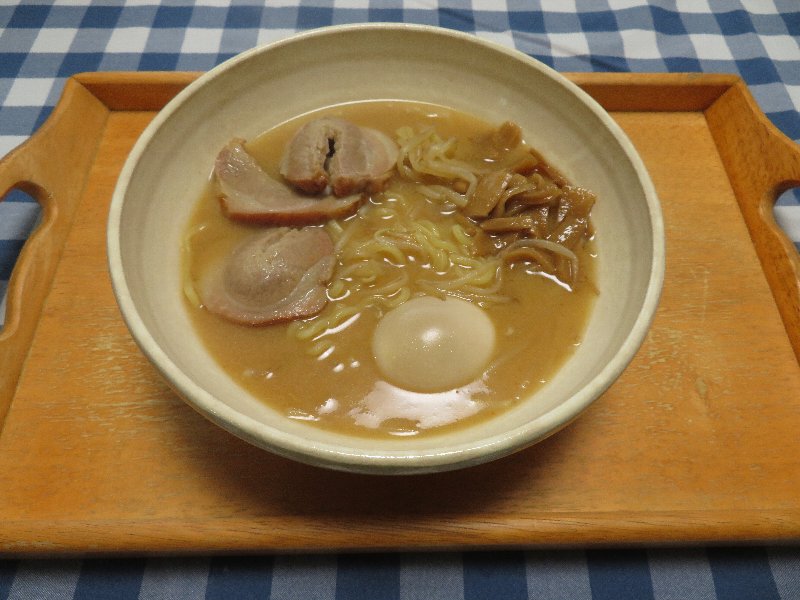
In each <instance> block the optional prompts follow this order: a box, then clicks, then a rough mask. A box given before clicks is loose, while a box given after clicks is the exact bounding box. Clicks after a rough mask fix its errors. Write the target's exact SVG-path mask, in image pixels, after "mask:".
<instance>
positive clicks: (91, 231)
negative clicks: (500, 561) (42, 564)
mask: <svg viewBox="0 0 800 600" xmlns="http://www.w3.org/2000/svg"><path fill="white" fill-rule="evenodd" d="M194 77H195V75H193V74H175V75H169V74H124V73H120V74H89V75H82V76H78V77H77V78H75V79H73V80H71V81H70V83H69V84H68V85H67V88H66V91H65V94H64V97H63V99H62V101H61V103H60V104H59V108H58V109H57V110H56V111H55V113H54V114H53V116H52V117H51V119H50V121H48V123H47V125H45V127H44V128H43V129H42V131H41V132H40V133H38V134H36V136H34V138H33V139H32V140H31V141H30V142H29V143H28V144H25V145H24V146H23V147H21V148H20V149H19V150H18V151H16V152H15V153H13V154H12V155H11V156H9V157H8V158H6V159H5V160H4V161H3V162H2V163H0V190H5V189H8V188H11V187H15V186H16V187H19V186H20V184H24V185H28V183H27V182H30V183H32V184H35V185H36V188H35V189H36V190H37V197H38V198H39V199H40V200H41V201H42V202H43V204H45V206H46V210H49V211H51V212H52V211H53V210H54V209H53V208H49V209H48V208H47V206H48V205H53V204H55V205H57V206H58V207H61V206H62V204H59V203H61V202H63V206H64V208H63V209H61V208H59V209H58V210H56V211H55V212H56V213H57V214H55V215H54V216H48V217H47V219H46V223H51V224H50V225H45V226H43V227H42V229H41V230H40V231H39V232H38V233H37V234H36V235H35V236H34V238H32V240H31V243H29V245H28V246H26V249H25V251H24V255H23V256H22V257H21V259H20V262H19V264H18V265H17V268H16V270H15V273H14V280H13V281H12V283H11V290H10V297H9V314H10V317H11V318H10V319H9V321H8V322H7V324H6V328H5V329H4V331H3V333H2V336H0V359H2V362H1V363H0V377H1V378H2V382H3V384H2V386H0V409H3V408H4V410H3V411H2V412H0V424H1V426H2V429H1V430H0V490H2V492H0V554H3V555H13V556H20V555H33V556H43V555H54V554H57V555H62V554H81V555H91V554H126V553H136V554H141V553H158V554H168V553H190V552H197V553H204V552H214V553H219V552H247V551H260V552H264V551H272V550H274V551H287V550H297V551H334V550H336V551H341V550H363V549H369V550H387V549H446V548H459V549H465V548H487V547H492V548H507V547H515V548H519V547H525V548H529V547H551V546H567V545H577V544H580V545H583V546H590V545H621V544H644V543H646V544H653V543H666V544H669V543H681V544H686V543H707V542H751V541H772V542H785V541H797V540H798V539H800V494H798V491H797V490H798V489H799V488H800V436H798V435H797V431H798V429H799V428H800V367H799V366H798V360H797V356H796V355H795V351H796V348H797V347H798V346H797V326H798V321H797V318H798V315H797V311H798V308H797V307H798V304H797V298H798V294H797V289H798V281H797V274H798V268H797V267H798V260H797V253H796V251H794V248H793V247H792V246H791V244H788V243H787V240H786V238H785V236H783V234H782V233H780V232H779V231H778V229H777V227H776V225H775V223H774V221H772V219H771V214H770V213H771V211H769V210H767V209H768V208H769V207H771V204H770V203H771V202H774V199H775V196H776V193H777V191H778V190H780V189H783V188H784V187H786V186H787V185H792V184H793V183H792V182H794V183H796V182H797V181H798V179H800V177H799V176H798V171H797V165H798V156H799V154H798V149H797V147H796V146H794V145H793V144H791V143H790V142H788V141H787V140H786V139H785V138H783V137H782V136H781V134H779V133H778V132H777V131H776V130H775V129H774V128H773V127H772V126H771V125H770V124H769V123H768V122H767V121H766V119H765V118H764V117H763V115H762V114H760V113H759V112H758V111H757V108H756V105H755V103H754V102H752V99H751V98H750V97H749V94H748V92H747V90H746V88H745V87H744V86H743V85H742V84H741V82H740V81H739V80H738V79H737V78H735V77H729V76H703V75H687V76H684V75H653V76H640V75H619V74H613V75H605V74H582V75H574V76H572V78H573V79H574V80H575V81H576V82H577V83H578V84H579V85H582V86H583V87H584V89H586V90H587V91H588V92H589V93H591V94H592V95H593V96H595V97H596V98H598V100H599V101H601V103H603V104H604V105H606V106H607V107H608V108H609V109H610V110H612V115H613V116H614V118H615V119H616V120H617V121H618V122H619V124H620V125H621V126H622V127H623V129H624V130H625V131H626V132H627V133H628V135H629V136H630V138H631V140H632V141H633V143H634V145H635V146H636V148H637V149H638V151H639V152H640V154H641V155H642V157H643V159H644V161H645V164H646V165H647V167H648V169H649V171H650V173H651V176H652V177H653V180H654V182H655V185H656V189H657V191H658V193H659V196H660V198H661V202H662V206H663V211H664V219H665V225H666V233H667V270H666V283H665V287H664V292H663V296H662V301H661V304H660V307H659V310H658V313H657V315H656V318H655V321H654V323H653V326H652V329H651V331H650V333H649V335H648V337H647V339H646V341H645V343H644V345H643V346H642V348H641V350H640V351H639V353H638V354H637V356H636V357H635V359H634V361H633V362H632V363H631V365H630V367H629V368H628V369H627V370H626V371H625V373H624V374H623V375H622V377H621V378H620V379H619V380H618V381H617V382H616V383H615V384H614V385H613V386H612V387H611V389H609V391H608V392H607V393H606V394H604V395H603V396H602V397H601V398H600V399H599V400H598V401H597V402H596V403H595V404H594V405H592V406H591V407H590V408H589V409H588V410H587V411H586V412H585V413H584V414H583V415H582V416H581V417H580V418H579V419H578V420H577V421H575V422H574V423H573V424H572V425H570V426H569V427H567V428H566V429H564V430H562V431H561V432H559V433H558V434H556V435H555V436H553V437H551V438H549V439H547V440H545V441H544V442H541V443H539V444H537V445H536V446H534V447H532V448H529V449H528V450H525V451H522V452H519V453H517V454H515V455H513V456H510V457H508V458H506V459H502V460H499V461H496V462H494V463H491V464H487V465H482V466H479V467H475V468H471V469H466V470H462V471H457V472H451V473H444V474H439V475H428V476H413V477H376V476H365V475H351V474H343V473H337V472H332V471H326V470H322V469H318V468H313V467H308V466H304V465H300V464H297V463H294V462H291V461H288V460H285V459H282V458H278V457H275V456H273V455H270V454H268V453H266V452H264V451H262V450H259V449H257V448H255V447H252V446H250V445H248V444H246V443H244V442H242V441H240V440H238V439H236V438H235V437H233V436H231V435H230V434H228V433H226V432H224V431H222V430H221V429H219V428H217V427H216V426H214V425H212V424H210V423H208V422H207V421H205V420H204V419H203V418H202V417H200V416H199V415H197V414H196V413H194V412H193V411H192V410H191V408H189V407H188V406H187V405H186V404H184V403H183V402H182V401H181V400H180V399H179V398H177V397H176V396H175V395H174V394H173V393H172V392H171V391H170V390H169V388H168V387H167V386H166V385H165V384H164V383H163V381H162V380H161V379H160V378H159V376H158V375H157V373H156V372H155V370H154V369H153V368H152V367H151V366H150V365H149V363H148V362H147V361H146V360H145V358H144V357H143V356H142V355H141V354H140V352H139V351H138V349H137V347H136V346H135V344H134V342H133V341H132V339H131V337H130V335H129V334H128V332H127V330H126V329H125V326H124V324H123V323H122V321H121V318H120V315H119V312H118V310H117V308H116V304H115V302H114V298H113V294H112V291H111V286H110V282H109V278H108V275H107V271H106V257H105V221H106V216H107V210H108V204H109V201H110V198H111V194H112V192H113V188H114V185H115V182H116V176H117V173H118V172H119V170H120V168H121V166H122V163H123V162H124V160H125V157H126V155H127V153H128V151H129V149H130V148H131V146H132V145H133V143H134V142H135V140H136V138H137V136H138V135H139V133H140V132H141V131H142V129H143V128H144V127H145V126H146V125H147V123H148V122H149V121H150V120H151V119H152V117H153V116H154V112H152V111H153V110H155V109H157V108H158V107H159V106H161V105H162V104H163V103H164V102H165V101H166V100H167V99H168V98H169V97H171V96H172V95H173V94H174V93H176V92H177V91H178V90H180V89H181V88H182V87H183V86H184V85H186V84H187V83H188V82H189V81H191V80H192V79H193V78H194ZM101 99H102V100H101ZM44 140H46V143H45V141H44ZM43 153H52V155H58V156H62V157H63V156H72V157H73V159H70V160H73V161H74V162H71V163H64V162H63V161H64V160H67V159H66V158H65V159H59V161H60V163H59V164H65V165H66V166H65V167H64V168H63V169H61V171H62V172H61V173H58V172H54V173H51V172H50V171H47V170H43V169H47V168H49V167H47V164H48V163H49V162H52V161H48V160H46V158H47V155H45V156H44V158H43ZM20 165H28V166H27V167H25V168H23V167H21V166H20ZM56 170H57V169H56ZM38 190H45V191H46V193H44V192H38ZM65 197H66V198H71V199H68V200H62V199H63V198H65ZM48 203H51V204H48ZM37 240H39V241H37ZM40 268H41V269H42V271H41V272H40V271H39V269H40ZM787 330H788V331H787ZM792 330H794V331H792ZM793 341H794V343H795V350H793V347H792V343H793ZM3 415H4V418H3Z"/></svg>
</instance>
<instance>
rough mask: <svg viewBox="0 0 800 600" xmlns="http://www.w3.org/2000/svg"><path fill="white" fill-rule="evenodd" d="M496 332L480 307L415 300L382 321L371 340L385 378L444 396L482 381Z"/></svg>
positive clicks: (454, 301) (456, 301)
mask: <svg viewBox="0 0 800 600" xmlns="http://www.w3.org/2000/svg"><path fill="white" fill-rule="evenodd" d="M494 346H495V330H494V325H493V324H492V321H491V320H490V319H489V316H488V315H487V314H486V313H485V312H484V311H483V310H482V309H481V308H479V307H478V306H476V305H474V304H470V303H469V302H466V301H464V300H460V299H458V298H451V297H448V298H446V299H444V300H441V299H439V298H434V297H431V296H420V297H417V298H412V299H411V300H408V301H406V302H404V303H403V304H401V305H400V306H398V307H397V308H395V309H393V310H391V311H389V312H388V313H386V315H384V317H383V318H382V319H381V320H380V321H379V322H378V325H377V327H376V328H375V332H374V334H373V338H372V351H373V354H374V356H375V362H376V363H377V365H378V369H379V370H380V372H381V374H382V375H383V377H385V378H386V380H387V381H388V382H390V383H392V384H394V385H396V386H398V387H401V388H403V389H406V390H410V391H414V392H442V391H445V390H451V389H454V388H456V387H459V386H462V385H466V384H468V383H470V382H471V381H474V380H475V379H476V378H478V377H480V375H481V374H482V373H483V371H484V370H485V369H486V367H487V365H488V363H489V360H490V359H491V357H492V353H493V352H494Z"/></svg>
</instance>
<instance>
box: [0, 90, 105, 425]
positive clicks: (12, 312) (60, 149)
mask: <svg viewBox="0 0 800 600" xmlns="http://www.w3.org/2000/svg"><path fill="white" fill-rule="evenodd" d="M107 115H108V109H107V108H106V107H105V106H104V105H103V104H102V103H100V102H99V101H98V100H97V99H96V98H95V97H94V96H93V95H92V94H91V93H89V92H88V91H87V90H86V88H85V87H84V86H82V85H81V84H80V83H78V82H77V81H75V80H74V79H72V78H71V79H69V80H67V82H66V84H65V86H64V92H63V94H62V96H61V99H60V100H59V103H58V105H57V106H56V108H55V109H54V111H53V113H52V114H51V115H50V117H49V118H48V119H47V121H46V122H45V123H44V124H43V125H42V127H41V128H40V129H39V130H38V131H37V132H36V133H35V134H34V135H33V136H31V137H30V139H28V140H27V141H26V142H25V143H23V144H22V145H21V146H19V147H17V148H16V149H14V150H13V151H12V152H11V153H9V154H8V155H7V156H5V157H4V158H3V159H2V160H0V194H2V196H0V197H5V196H6V195H7V194H8V192H9V191H11V190H13V189H19V190H22V191H24V192H26V193H28V194H30V195H31V196H33V197H34V198H35V199H36V200H37V201H38V202H39V204H40V205H41V207H42V219H41V222H40V224H39V226H38V227H37V228H36V230H35V231H34V232H33V233H32V234H31V235H30V237H29V238H28V240H27V241H26V243H25V245H24V246H23V248H22V251H21V252H20V255H19V258H18V260H17V263H16V265H15V266H14V270H13V271H12V273H11V279H10V281H9V286H8V292H7V305H6V315H5V323H4V326H3V329H2V331H0V428H2V424H3V420H4V418H5V415H6V413H7V411H8V407H9V405H10V403H11V398H12V396H13V393H14V389H15V388H16V384H17V381H18V379H19V374H20V372H21V370H22V366H23V364H24V361H25V357H26V355H27V352H28V349H29V347H30V343H31V340H32V339H33V333H34V330H35V328H36V323H37V322H38V320H39V316H40V313H41V310H42V306H43V304H44V299H45V297H46V296H47V293H48V292H49V290H50V286H51V284H52V280H53V275H54V273H55V267H56V265H57V264H58V260H59V257H60V255H61V251H62V248H63V246H64V241H65V239H66V236H67V233H68V232H69V228H70V226H71V224H72V219H73V216H74V214H75V211H76V209H77V206H78V203H79V201H80V197H81V193H82V191H83V186H84V184H85V181H86V179H87V177H88V174H89V167H90V165H91V164H92V161H93V159H94V155H95V152H96V141H95V140H97V139H98V136H97V135H96V134H95V132H96V131H97V130H98V128H102V127H104V126H105V121H106V118H107ZM86 140H91V142H90V143H88V144H87V143H86ZM23 298H24V300H25V301H24V304H23V302H22V299H23Z"/></svg>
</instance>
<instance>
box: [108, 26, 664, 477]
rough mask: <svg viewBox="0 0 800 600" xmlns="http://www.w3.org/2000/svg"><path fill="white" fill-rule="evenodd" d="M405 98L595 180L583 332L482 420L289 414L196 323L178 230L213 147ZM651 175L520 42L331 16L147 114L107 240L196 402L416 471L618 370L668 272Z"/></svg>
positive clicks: (178, 379) (316, 452) (508, 430)
mask: <svg viewBox="0 0 800 600" xmlns="http://www.w3.org/2000/svg"><path fill="white" fill-rule="evenodd" d="M368 99H393V100H410V101H420V102H428V103H433V104H438V105H445V106H448V107H451V108H454V109H456V110H459V111H463V112H465V113H469V114H472V115H475V116H477V117H479V118H481V119H483V120H486V121H489V122H495V123H500V122H503V121H506V120H511V121H514V122H516V123H518V124H519V125H520V126H521V128H522V130H523V131H525V132H535V136H534V139H532V140H530V141H531V143H532V145H533V146H534V147H536V148H537V150H539V151H540V152H541V153H542V154H543V155H544V156H545V157H547V159H548V160H549V161H550V162H551V163H552V164H554V165H556V166H557V168H558V169H559V170H560V171H561V172H563V173H564V174H565V175H566V176H567V178H568V179H570V180H571V181H572V182H574V183H575V184H577V185H580V186H583V187H586V188H589V189H591V190H592V191H594V192H595V193H596V195H597V197H598V202H597V204H596V205H595V208H594V210H593V214H592V219H593V224H594V227H595V230H596V232H597V235H596V238H597V239H596V249H597V255H598V259H597V272H596V285H597V288H598V289H599V294H598V296H597V299H596V302H595V306H594V309H593V311H592V314H591V316H590V317H589V321H588V324H587V327H586V330H585V335H584V338H583V342H582V343H581V345H580V346H579V347H578V349H577V350H576V352H575V353H574V354H573V355H572V356H571V357H570V358H569V359H568V360H567V361H566V363H565V364H564V365H563V366H562V367H561V368H560V370H559V371H558V372H557V373H556V374H555V375H554V376H553V378H552V379H551V380H550V381H549V382H548V383H547V384H546V385H545V386H544V387H543V388H541V389H539V390H537V391H536V392H535V393H533V394H531V395H530V396H529V397H526V398H523V399H522V400H521V401H520V402H518V403H517V404H515V405H514V406H513V407H511V408H509V409H508V410H506V411H505V412H502V413H501V414H498V415H496V416H493V417H492V418H489V419H487V420H484V421H482V422H480V424H479V425H475V426H471V427H463V428H453V429H452V430H448V431H447V432H444V433H441V434H437V435H425V436H412V437H388V436H387V438H386V439H383V438H375V437H368V438H366V437H359V436H357V435H351V434H346V433H337V432H335V431H329V430H325V429H322V428H319V427H316V426H313V425H310V424H308V423H303V422H298V421H296V420H292V419H288V418H287V417H286V416H285V414H283V413H281V412H280V411H278V410H275V409H273V408H270V406H268V405H267V404H266V403H264V402H263V401H261V400H259V399H257V398H255V397H254V396H253V395H251V394H250V393H249V392H248V391H246V390H245V389H243V388H242V387H241V386H240V385H238V384H237V383H236V382H235V381H234V380H233V379H232V378H231V377H230V376H229V375H228V374H227V373H226V372H225V371H224V370H223V369H222V368H221V367H220V366H219V364H218V363H217V362H216V361H215V359H214V358H213V357H212V356H211V355H210V353H209V351H208V350H207V349H206V347H205V345H204V344H203V342H202V341H201V339H200V338H199V335H198V333H197V331H196V330H195V328H194V326H193V323H192V321H191V319H190V316H189V315H188V311H187V307H186V303H185V302H184V299H183V297H182V294H183V290H182V265H181V245H182V239H183V236H184V234H185V228H186V224H187V222H188V220H189V218H190V215H191V213H192V211H193V209H194V207H195V204H196V202H197V199H198V198H199V197H200V195H201V193H202V190H203V188H204V186H205V185H206V183H207V181H208V178H209V174H210V170H211V167H212V165H213V164H214V159H215V156H216V154H217V152H218V151H219V149H220V148H221V147H223V146H224V145H225V144H226V143H227V142H228V141H229V140H230V139H231V138H234V137H241V138H245V139H250V138H253V137H255V136H257V135H258V134H260V133H261V132H263V131H265V130H268V129H270V128H272V127H274V126H275V125H277V124H279V123H282V122H285V121H286V120H288V119H290V118H292V117H295V116H297V115H301V114H304V113H308V112H310V111H314V110H317V109H319V108H321V107H326V106H331V105H337V104H342V103H350V102H357V101H363V100H368ZM663 238H664V233H663V224H662V217H661V212H660V207H659V203H658V199H657V197H656V194H655V191H654V188H653V185H652V183H651V181H650V179H649V176H648V174H647V172H646V170H645V167H644V166H643V163H642V161H641V159H640V158H639V156H638V155H637V153H636V151H635V149H634V148H633V146H632V144H631V143H630V141H629V140H628V139H627V138H626V136H625V135H624V134H623V133H622V131H621V130H620V128H619V127H618V126H617V125H616V124H615V123H614V121H613V120H612V119H611V118H610V117H609V115H608V114H607V113H606V112H605V111H604V110H603V109H602V108H601V107H600V106H599V105H598V104H597V103H596V102H594V101H593V100H592V99H591V98H590V97H589V96H588V95H586V94H585V93H584V92H582V91H581V90H580V89H579V88H578V87H577V86H575V85H573V84H572V83H570V82H569V81H568V80H566V79H565V78H564V77H562V76H560V75H559V74H558V73H556V72H554V71H553V70H551V69H549V68H548V67H546V66H544V65H542V64H540V63H539V62H537V61H535V60H533V59H531V58H529V57H527V56H525V55H523V54H521V53H519V52H516V51H513V50H508V49H505V48H502V47H499V46H496V45H494V44H491V43H488V42H486V41H482V40H480V39H477V38H476V37H473V36H469V35H466V34H461V33H457V32H453V31H448V30H444V29H439V28H434V27H426V26H411V25H397V24H369V25H355V26H342V27H331V28H324V29H319V30H314V31H310V32H307V33H304V34H301V35H297V36H295V37H292V38H289V39H286V40H284V41H280V42H277V43H274V44H271V45H268V46H264V47H259V48H255V49H253V50H250V51H247V52H244V53H243V54H240V55H238V56H236V57H234V58H232V59H230V60H228V61H227V62H225V63H223V64H221V65H220V66H218V67H216V68H214V69H212V70H211V71H209V72H208V73H206V74H204V75H202V76H201V77H199V78H198V79H197V80H196V81H194V82H193V83H192V84H191V85H189V86H188V87H187V88H186V89H184V90H183V91H182V92H181V93H179V94H178V95H177V96H176V97H175V98H174V99H173V100H172V101H171V102H170V103H169V104H168V105H167V106H166V107H165V108H164V109H163V110H162V111H161V112H160V113H159V114H158V115H157V116H156V117H155V118H154V120H153V121H152V122H151V124H150V125H149V126H148V128H147V129H146V130H145V132H144V133H143V134H142V136H141V138H140V139H139V140H138V142H137V143H136V145H135V147H134V148H133V150H132V152H131V154H130V156H129V158H128V160H127V162H126V163H125V165H124V168H123V170H122V172H121V175H120V177H119V181H118V184H117V187H116V190H115V192H114V196H113V200H112V203H111V210H110V217H109V222H108V256H109V267H110V273H111V278H112V283H113V286H114V292H115V295H116V298H117V301H118V304H119V307H120V309H121V312H122V315H123V318H124V320H125V322H126V324H127V326H128V328H129V330H130V332H131V334H132V336H133V338H134V340H135V341H136V343H137V344H138V345H139V347H140V348H141V350H142V352H143V353H144V354H145V355H146V356H147V358H148V359H149V360H150V361H151V362H152V363H153V365H155V367H156V368H157V369H158V371H159V372H160V373H161V374H162V375H163V377H164V378H165V379H166V380H167V382H168V383H169V384H170V386H171V387H172V388H173V389H174V390H175V391H176V392H177V394H179V395H180V396H181V397H182V398H183V399H184V400H185V401H186V402H187V403H188V404H189V405H190V406H192V407H193V408H194V409H196V410H197V411H199V412H200V413H201V414H203V415H204V416H205V417H207V418H208V419H209V420H211V421H212V422H214V423H216V424H217V425H219V426H221V427H223V428H224V429H226V430H228V431H229V432H230V433H232V434H234V435H236V436H238V437H240V438H242V439H244V440H246V441H247V442H250V443H252V444H254V445H256V446H258V447H261V448H263V449H265V450H267V451H270V452H273V453H276V454H278V455H281V456H284V457H288V458H290V459H294V460H297V461H301V462H304V463H309V464H313V465H317V466H322V467H328V468H333V469H339V470H345V471H354V472H364V473H375V474H405V473H425V472H436V471H444V470H450V469H456V468H463V467H469V466H472V465H476V464H479V463H484V462H487V461H491V460H494V459H497V458H500V457H502V456H505V455H508V454H510V453H512V452H515V451H518V450H521V449H523V448H525V447H527V446H530V445H532V444H534V443H536V442H538V441H540V440H542V439H544V438H546V437H548V436H549V435H551V434H553V433H555V432H556V431H558V430H559V429H561V428H562V427H564V426H565V425H567V424H568V423H569V422H571V421H572V420H573V419H575V418H576V417H578V415H579V414H580V413H581V412H582V411H583V410H584V409H586V408H587V407H588V406H589V405H590V404H591V403H592V402H593V401H594V400H596V399H597V398H598V397H599V396H600V395H601V394H602V393H603V392H604V391H605V390H606V389H607V388H608V387H609V386H610V385H611V384H612V383H613V382H614V380H615V379H616V378H617V377H618V376H619V375H620V374H621V373H622V371H623V370H624V369H625V367H626V366H627V365H628V363H629V362H630V361H631V359H632V358H633V356H634V354H635V353H636V351H637V349H638V348H639V346H640V344H641V343H642V341H643V339H644V337H645V335H646V333H647V330H648V327H649V325H650V323H651V320H652V318H653V315H654V312H655V310H656V305H657V302H658V298H659V294H660V290H661V285H662V281H663V273H664V251H663V244H664V239H663Z"/></svg>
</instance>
